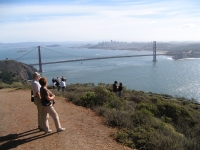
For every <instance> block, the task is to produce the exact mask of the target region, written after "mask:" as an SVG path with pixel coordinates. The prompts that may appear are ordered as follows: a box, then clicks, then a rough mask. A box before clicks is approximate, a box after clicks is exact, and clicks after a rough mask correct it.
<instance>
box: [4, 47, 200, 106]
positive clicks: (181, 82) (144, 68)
mask: <svg viewBox="0 0 200 150" xmlns="http://www.w3.org/2000/svg"><path fill="white" fill-rule="evenodd" d="M31 50H33V51H32V52H31ZM41 51H42V54H41V55H42V62H48V61H57V60H71V59H80V58H95V57H103V56H122V55H143V54H152V53H153V52H151V51H129V50H102V49H85V48H71V47H69V46H67V45H64V46H60V47H45V46H44V47H41ZM27 52H28V53H29V54H27V55H25V54H26V53H27ZM157 53H158V52H157ZM23 55H25V56H24V57H22V58H20V59H19V60H18V61H22V62H24V63H36V62H38V58H37V57H38V54H37V48H36V49H34V47H31V48H26V49H25V48H0V60H5V59H6V58H8V59H14V60H15V59H17V58H19V57H21V56H23ZM152 60H153V56H145V57H127V58H114V59H98V60H91V61H82V62H81V61H77V62H67V63H57V64H49V65H43V73H42V75H43V76H46V77H47V79H48V80H49V84H51V79H52V78H53V77H54V78H56V77H60V76H64V77H65V78H67V84H71V83H73V84H74V83H94V84H95V85H97V84H98V83H106V84H113V83H114V81H115V80H116V81H118V83H119V82H122V84H123V86H125V87H126V88H127V89H132V90H139V91H145V92H154V93H159V94H169V95H172V96H179V97H186V98H189V99H192V98H194V99H195V100H197V101H199V102H200V77H199V75H200V59H198V58H196V59H180V60H173V59H172V58H171V57H170V56H165V55H159V56H157V62H153V61H152ZM35 67H36V68H37V69H38V66H35Z"/></svg>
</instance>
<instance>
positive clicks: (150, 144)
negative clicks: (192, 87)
mask: <svg viewBox="0 0 200 150" xmlns="http://www.w3.org/2000/svg"><path fill="white" fill-rule="evenodd" d="M54 93H56V94H57V95H60V96H63V97H66V98H67V100H68V101H71V102H73V103H74V104H76V105H80V106H84V107H88V108H91V109H93V110H94V111H96V112H97V113H98V114H99V115H102V116H104V117H105V118H106V122H107V125H109V126H111V127H115V128H118V130H117V131H116V132H115V133H112V135H111V136H112V137H113V138H114V139H115V140H116V141H117V142H119V143H122V144H124V145H127V146H129V147H131V148H136V149H141V150H161V149H162V150H168V149H173V150H198V149H200V143H199V141H200V134H199V133H200V117H199V116H200V105H198V104H195V103H192V102H191V100H187V99H185V98H180V97H172V96H169V95H165V94H155V93H145V92H142V91H135V90H126V89H125V88H124V90H123V98H118V97H116V96H115V94H114V93H112V85H106V84H102V83H100V84H99V85H98V86H94V84H71V85H68V86H67V92H65V93H62V92H56V90H55V91H54ZM192 101H193V102H194V99H192Z"/></svg>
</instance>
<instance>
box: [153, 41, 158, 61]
mask: <svg viewBox="0 0 200 150" xmlns="http://www.w3.org/2000/svg"><path fill="white" fill-rule="evenodd" d="M156 61H157V60H156V41H153V62H156Z"/></svg>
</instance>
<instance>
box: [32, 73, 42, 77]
mask: <svg viewBox="0 0 200 150" xmlns="http://www.w3.org/2000/svg"><path fill="white" fill-rule="evenodd" d="M32 75H33V78H35V77H38V76H40V74H39V73H38V72H34V73H33V74H32Z"/></svg>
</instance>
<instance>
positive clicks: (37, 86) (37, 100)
mask: <svg viewBox="0 0 200 150" xmlns="http://www.w3.org/2000/svg"><path fill="white" fill-rule="evenodd" d="M39 79H40V74H39V73H38V72H35V73H33V81H32V83H31V87H32V90H33V95H34V104H35V105H36V106H37V110H38V129H39V130H40V131H42V130H43V115H42V114H43V113H42V103H41V96H40V87H41V86H40V84H39V82H38V81H39Z"/></svg>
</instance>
